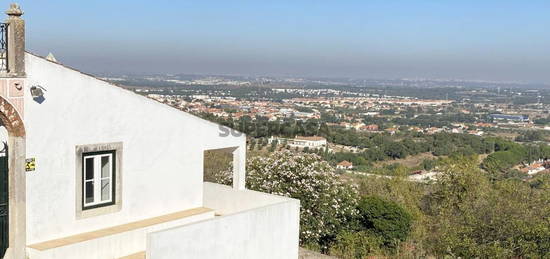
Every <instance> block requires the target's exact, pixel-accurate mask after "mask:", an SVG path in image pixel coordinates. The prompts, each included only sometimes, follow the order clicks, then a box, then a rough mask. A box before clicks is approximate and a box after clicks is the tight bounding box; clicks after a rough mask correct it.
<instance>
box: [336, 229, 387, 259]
mask: <svg viewBox="0 0 550 259" xmlns="http://www.w3.org/2000/svg"><path fill="white" fill-rule="evenodd" d="M382 243H383V241H382V239H381V238H380V237H379V236H377V235H374V234H372V233H370V232H368V231H360V232H342V233H341V234H339V235H338V237H336V242H335V243H334V245H332V246H331V247H330V254H331V255H334V256H337V257H338V258H344V259H348V258H349V259H352V258H353V259H355V258H357V259H362V258H365V257H367V256H369V255H378V254H380V253H382V250H381V249H380V246H382Z"/></svg>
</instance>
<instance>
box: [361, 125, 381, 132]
mask: <svg viewBox="0 0 550 259" xmlns="http://www.w3.org/2000/svg"><path fill="white" fill-rule="evenodd" d="M361 129H362V130H366V131H378V129H379V127H378V125H376V124H370V125H366V126H363V127H361Z"/></svg>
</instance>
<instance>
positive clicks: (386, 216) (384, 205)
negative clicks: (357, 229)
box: [358, 196, 412, 246]
mask: <svg viewBox="0 0 550 259" xmlns="http://www.w3.org/2000/svg"><path fill="white" fill-rule="evenodd" d="M358 208H359V222H360V224H361V226H362V227H363V228H364V229H365V230H370V231H372V232H373V233H374V234H376V235H378V236H380V237H381V238H382V240H383V242H384V244H385V245H388V246H395V245H397V244H398V243H399V242H401V241H404V240H405V239H406V238H407V237H408V235H409V233H410V231H411V224H412V216H411V215H410V214H409V213H408V212H407V211H406V210H405V209H404V208H403V207H401V206H400V205H399V204H397V203H395V202H392V201H388V200H384V199H382V198H380V197H377V196H366V197H364V198H362V199H361V201H360V202H359V206H358Z"/></svg>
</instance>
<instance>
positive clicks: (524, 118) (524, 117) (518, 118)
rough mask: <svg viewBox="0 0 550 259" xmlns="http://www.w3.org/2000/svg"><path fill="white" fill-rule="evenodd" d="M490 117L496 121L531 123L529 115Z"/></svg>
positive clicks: (498, 115) (497, 115) (493, 115)
mask: <svg viewBox="0 0 550 259" xmlns="http://www.w3.org/2000/svg"><path fill="white" fill-rule="evenodd" d="M490 116H491V118H492V119H493V120H495V121H511V122H529V116H528V115H517V114H491V115H490Z"/></svg>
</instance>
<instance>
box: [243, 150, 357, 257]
mask: <svg viewBox="0 0 550 259" xmlns="http://www.w3.org/2000/svg"><path fill="white" fill-rule="evenodd" d="M246 171H247V177H246V185H247V187H248V188H249V189H251V190H256V191H261V192H266V193H272V194H277V195H282V196H287V197H291V198H295V199H299V200H300V205H301V208H300V243H301V244H302V245H307V246H317V247H319V248H321V249H326V248H327V245H328V242H330V241H331V240H333V239H334V238H335V237H336V235H337V234H338V233H339V232H340V231H342V230H343V229H344V228H347V225H348V224H349V222H350V221H351V220H352V219H353V218H354V217H355V216H356V215H357V213H358V212H357V208H356V206H357V202H358V198H357V197H358V196H357V191H356V189H355V187H354V186H352V185H351V184H349V183H345V182H342V181H341V180H340V179H339V177H338V175H336V174H335V173H334V168H333V167H332V166H330V165H329V164H328V163H327V162H326V161H323V160H322V159H321V157H319V156H317V155H315V154H301V155H297V154H295V153H292V152H289V151H283V152H276V153H273V154H271V155H269V156H267V157H260V156H257V157H252V158H250V159H249V160H248V161H247V164H246Z"/></svg>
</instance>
